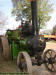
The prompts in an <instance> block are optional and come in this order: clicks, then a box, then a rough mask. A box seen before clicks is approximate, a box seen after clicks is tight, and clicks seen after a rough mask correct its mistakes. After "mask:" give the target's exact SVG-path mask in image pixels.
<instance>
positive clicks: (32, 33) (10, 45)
mask: <svg viewBox="0 0 56 75" xmlns="http://www.w3.org/2000/svg"><path fill="white" fill-rule="evenodd" d="M31 11H32V26H30V24H29V22H28V21H26V22H25V23H23V22H22V28H21V29H18V33H19V35H18V36H15V35H12V33H13V31H10V30H8V32H7V35H8V37H7V38H6V37H1V38H0V39H1V43H2V46H1V47H2V52H3V56H4V58H5V59H8V57H9V53H11V54H10V55H11V58H12V60H13V58H14V57H15V56H16V57H17V56H18V57H17V65H18V69H19V71H21V72H28V73H29V74H30V75H32V65H38V66H40V65H41V64H45V66H46V67H47V69H48V70H50V71H52V72H56V51H55V50H52V49H48V50H46V51H44V49H45V47H46V42H45V40H44V39H43V38H41V37H40V36H39V34H38V20H37V1H36V0H34V1H32V0H31ZM20 30H21V32H20ZM14 33H15V32H14ZM15 46H16V48H17V49H15ZM29 55H30V56H29ZM30 57H31V58H30Z"/></svg>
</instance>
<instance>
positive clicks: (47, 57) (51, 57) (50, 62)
mask: <svg viewBox="0 0 56 75" xmlns="http://www.w3.org/2000/svg"><path fill="white" fill-rule="evenodd" d="M44 61H45V66H46V68H47V69H48V70H49V71H51V72H56V51H55V50H52V49H48V50H46V51H45V53H44Z"/></svg>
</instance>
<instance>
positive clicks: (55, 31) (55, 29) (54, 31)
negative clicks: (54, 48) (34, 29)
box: [53, 25, 56, 34]
mask: <svg viewBox="0 0 56 75" xmlns="http://www.w3.org/2000/svg"><path fill="white" fill-rule="evenodd" d="M55 33H56V25H55V26H54V27H53V34H55Z"/></svg>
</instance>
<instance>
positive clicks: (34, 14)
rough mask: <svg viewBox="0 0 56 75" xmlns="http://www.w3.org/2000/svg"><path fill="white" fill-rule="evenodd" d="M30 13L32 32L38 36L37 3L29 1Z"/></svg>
mask: <svg viewBox="0 0 56 75" xmlns="http://www.w3.org/2000/svg"><path fill="white" fill-rule="evenodd" d="M31 12H32V32H33V34H34V33H35V35H38V10H37V1H31Z"/></svg>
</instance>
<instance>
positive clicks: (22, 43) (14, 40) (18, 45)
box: [7, 29, 30, 59]
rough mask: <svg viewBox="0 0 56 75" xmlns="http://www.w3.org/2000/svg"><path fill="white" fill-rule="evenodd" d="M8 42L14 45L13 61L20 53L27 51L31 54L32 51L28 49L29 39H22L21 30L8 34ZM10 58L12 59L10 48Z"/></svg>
mask: <svg viewBox="0 0 56 75" xmlns="http://www.w3.org/2000/svg"><path fill="white" fill-rule="evenodd" d="M7 36H8V41H9V43H10V45H12V50H13V59H14V58H17V56H18V52H21V51H27V52H28V53H29V54H30V50H29V49H28V48H27V45H26V42H27V40H28V39H29V37H26V38H23V39H22V38H21V29H18V30H15V31H10V30H9V31H8V32H7ZM10 57H11V48H10Z"/></svg>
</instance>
